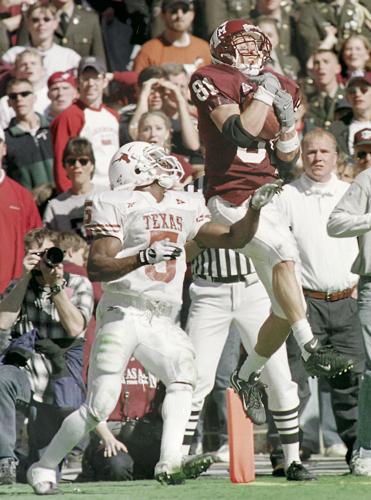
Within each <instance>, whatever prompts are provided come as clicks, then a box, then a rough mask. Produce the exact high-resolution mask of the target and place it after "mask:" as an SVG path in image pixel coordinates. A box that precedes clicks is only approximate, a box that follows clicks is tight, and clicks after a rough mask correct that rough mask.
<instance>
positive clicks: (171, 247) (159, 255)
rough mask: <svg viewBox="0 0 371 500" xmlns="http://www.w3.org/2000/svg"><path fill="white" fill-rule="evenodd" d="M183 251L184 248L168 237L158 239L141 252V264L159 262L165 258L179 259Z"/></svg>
mask: <svg viewBox="0 0 371 500" xmlns="http://www.w3.org/2000/svg"><path fill="white" fill-rule="evenodd" d="M181 253H182V249H181V248H180V247H178V246H176V245H175V243H172V242H171V241H170V240H169V239H168V238H166V239H164V240H161V241H156V242H155V243H153V244H152V245H151V246H150V247H148V248H146V249H145V250H141V251H140V252H139V260H140V262H141V264H157V263H158V262H163V261H164V260H165V261H166V260H174V259H177V258H178V257H179V256H180V254H181Z"/></svg>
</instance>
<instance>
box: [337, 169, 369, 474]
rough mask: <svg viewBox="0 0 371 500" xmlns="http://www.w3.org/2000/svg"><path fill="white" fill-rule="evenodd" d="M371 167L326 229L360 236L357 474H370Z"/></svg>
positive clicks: (343, 235) (353, 467) (357, 266)
mask: <svg viewBox="0 0 371 500" xmlns="http://www.w3.org/2000/svg"><path fill="white" fill-rule="evenodd" d="M370 203H371V169H370V168H367V169H365V170H363V172H361V173H360V174H358V175H357V177H356V178H355V179H354V181H353V183H352V184H351V185H350V187H349V190H348V191H347V193H346V194H345V195H344V196H343V198H342V199H341V200H340V201H339V202H338V204H337V205H336V207H335V208H334V210H333V211H332V213H331V215H330V218H329V221H328V224H327V230H328V233H329V235H330V236H333V237H336V238H347V237H352V238H354V237H355V236H356V237H357V238H358V245H359V253H358V255H357V257H356V259H355V261H354V262H353V265H352V272H353V273H355V274H358V275H359V281H358V311H359V319H360V322H361V329H362V337H363V342H364V346H365V351H366V368H365V371H364V373H363V379H362V382H361V386H360V393H359V402H358V406H359V414H358V424H357V427H358V428H357V441H356V444H355V446H354V451H353V455H352V460H351V463H350V467H351V471H352V473H353V474H354V475H356V476H371V426H370V410H371V409H370V402H371V344H370V341H371V328H370V325H371V317H370V300H371V295H370V290H371V286H370V283H371V278H370V276H371V261H370V255H371V252H370V249H371V238H370V236H371V232H370V229H371V221H370Z"/></svg>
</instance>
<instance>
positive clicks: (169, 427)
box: [160, 383, 193, 463]
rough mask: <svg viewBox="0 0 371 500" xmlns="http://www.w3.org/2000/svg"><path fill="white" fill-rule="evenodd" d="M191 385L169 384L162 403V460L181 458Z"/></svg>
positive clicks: (188, 414)
mask: <svg viewBox="0 0 371 500" xmlns="http://www.w3.org/2000/svg"><path fill="white" fill-rule="evenodd" d="M192 392H193V391H192V387H191V386H190V385H189V384H177V383H174V384H170V385H169V386H168V387H167V390H166V396H165V399H164V402H163V405H162V419H163V421H164V424H163V428H162V438H161V456H160V462H162V461H168V460H169V461H178V460H179V463H180V462H181V458H182V441H183V436H184V431H185V429H186V426H187V422H188V419H189V416H190V414H191V407H192Z"/></svg>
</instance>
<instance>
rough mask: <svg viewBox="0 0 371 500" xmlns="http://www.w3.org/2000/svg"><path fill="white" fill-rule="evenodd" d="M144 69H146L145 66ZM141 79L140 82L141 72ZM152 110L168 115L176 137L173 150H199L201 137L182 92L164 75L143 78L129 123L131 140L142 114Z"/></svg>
mask: <svg viewBox="0 0 371 500" xmlns="http://www.w3.org/2000/svg"><path fill="white" fill-rule="evenodd" d="M143 71H148V68H147V69H146V70H143ZM141 75H142V74H141ZM140 80H141V81H143V75H142V78H141V79H140ZM152 110H161V111H163V112H164V113H165V114H166V115H167V116H169V118H171V120H172V128H173V130H174V131H176V135H177V137H176V138H175V137H174V139H177V140H176V142H175V141H174V142H175V145H176V148H174V152H177V153H185V154H187V153H188V154H189V153H191V154H192V152H193V153H195V152H196V151H197V150H198V149H199V147H200V140H199V137H198V131H197V128H196V124H195V123H194V121H193V120H192V118H191V115H190V112H189V109H188V102H187V100H186V98H185V97H184V93H183V92H182V90H181V89H180V87H179V86H178V85H176V84H175V83H172V82H170V81H169V80H166V79H165V78H150V79H148V80H147V79H146V80H145V81H144V83H143V85H142V87H141V90H140V93H139V97H138V104H137V106H136V109H135V112H134V114H133V117H132V118H131V121H130V124H129V133H130V135H131V138H132V139H134V140H135V139H136V138H137V134H138V121H139V119H140V117H141V116H142V114H143V113H146V112H147V111H152ZM179 136H180V137H179Z"/></svg>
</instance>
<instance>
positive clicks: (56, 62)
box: [2, 2, 80, 76]
mask: <svg viewBox="0 0 371 500" xmlns="http://www.w3.org/2000/svg"><path fill="white" fill-rule="evenodd" d="M26 23H27V29H28V32H29V34H30V39H31V40H30V43H26V44H25V45H24V46H21V45H16V46H14V47H11V48H10V49H9V50H7V51H6V52H5V54H3V56H2V61H3V62H4V63H11V64H13V63H14V62H15V58H16V55H17V54H19V53H20V52H22V51H23V50H24V49H25V48H26V47H28V46H32V47H34V48H35V49H37V50H38V52H39V53H40V55H41V56H42V58H43V65H44V68H45V71H46V75H47V76H50V75H51V74H52V73H54V72H55V71H67V70H69V69H72V68H76V67H77V66H78V64H79V61H80V56H79V54H78V53H77V52H75V51H74V50H72V49H68V48H66V47H61V46H59V45H57V44H56V43H54V41H53V37H54V32H55V31H56V29H57V27H58V15H57V9H56V8H55V7H54V5H52V4H51V3H48V4H43V3H42V2H36V3H34V4H32V5H30V7H29V9H28V10H27V13H26Z"/></svg>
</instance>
